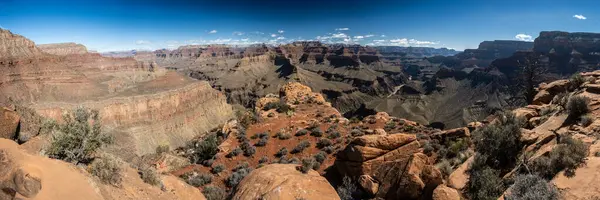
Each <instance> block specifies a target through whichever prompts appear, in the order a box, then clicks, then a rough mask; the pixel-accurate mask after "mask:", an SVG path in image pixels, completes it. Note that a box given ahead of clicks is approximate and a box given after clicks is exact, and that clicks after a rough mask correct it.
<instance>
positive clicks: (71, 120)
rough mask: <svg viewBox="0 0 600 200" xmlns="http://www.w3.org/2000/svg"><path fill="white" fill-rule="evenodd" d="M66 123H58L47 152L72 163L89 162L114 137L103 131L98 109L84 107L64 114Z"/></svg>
mask: <svg viewBox="0 0 600 200" xmlns="http://www.w3.org/2000/svg"><path fill="white" fill-rule="evenodd" d="M63 119H64V121H65V123H64V124H60V125H58V133H56V134H55V135H53V137H52V141H51V143H50V146H49V147H48V148H47V149H46V154H47V155H48V156H49V157H51V158H55V159H61V160H64V161H67V162H71V163H75V164H77V163H89V162H90V161H92V159H93V157H94V153H96V151H97V150H98V149H100V148H101V147H103V146H105V145H107V144H110V143H112V141H113V138H112V137H110V136H108V135H106V134H103V133H102V131H101V125H100V117H99V115H98V111H96V110H89V109H86V108H84V107H78V108H77V109H75V110H73V111H71V112H70V113H66V114H64V115H63Z"/></svg>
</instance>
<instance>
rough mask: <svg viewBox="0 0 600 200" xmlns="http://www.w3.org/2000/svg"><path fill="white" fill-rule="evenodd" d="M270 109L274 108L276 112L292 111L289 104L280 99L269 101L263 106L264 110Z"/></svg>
mask: <svg viewBox="0 0 600 200" xmlns="http://www.w3.org/2000/svg"><path fill="white" fill-rule="evenodd" d="M271 109H276V110H277V112H278V113H287V112H288V111H294V109H293V108H292V107H291V106H290V105H287V104H286V103H284V102H282V101H277V102H269V103H267V104H266V105H265V106H264V107H263V110H264V111H267V110H271Z"/></svg>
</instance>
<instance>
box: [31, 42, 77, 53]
mask: <svg viewBox="0 0 600 200" xmlns="http://www.w3.org/2000/svg"><path fill="white" fill-rule="evenodd" d="M37 47H38V48H39V49H40V50H42V51H43V52H46V53H49V54H53V55H60V56H64V55H70V54H86V53H88V51H87V48H86V47H85V46H83V45H82V44H76V43H72V42H70V43H56V44H40V45H37Z"/></svg>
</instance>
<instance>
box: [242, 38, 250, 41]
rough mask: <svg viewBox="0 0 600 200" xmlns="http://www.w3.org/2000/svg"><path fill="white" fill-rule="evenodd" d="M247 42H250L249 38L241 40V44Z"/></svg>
mask: <svg viewBox="0 0 600 200" xmlns="http://www.w3.org/2000/svg"><path fill="white" fill-rule="evenodd" d="M248 40H250V39H249V38H244V39H242V42H248Z"/></svg>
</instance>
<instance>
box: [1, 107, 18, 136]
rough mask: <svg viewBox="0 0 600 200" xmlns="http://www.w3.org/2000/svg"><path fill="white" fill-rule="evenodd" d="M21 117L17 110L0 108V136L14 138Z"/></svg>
mask: <svg viewBox="0 0 600 200" xmlns="http://www.w3.org/2000/svg"><path fill="white" fill-rule="evenodd" d="M20 119H21V117H20V116H19V114H17V112H15V111H13V110H10V109H8V108H5V107H2V108H0V138H6V139H11V140H12V139H14V138H15V136H16V135H17V127H19V120H20Z"/></svg>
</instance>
